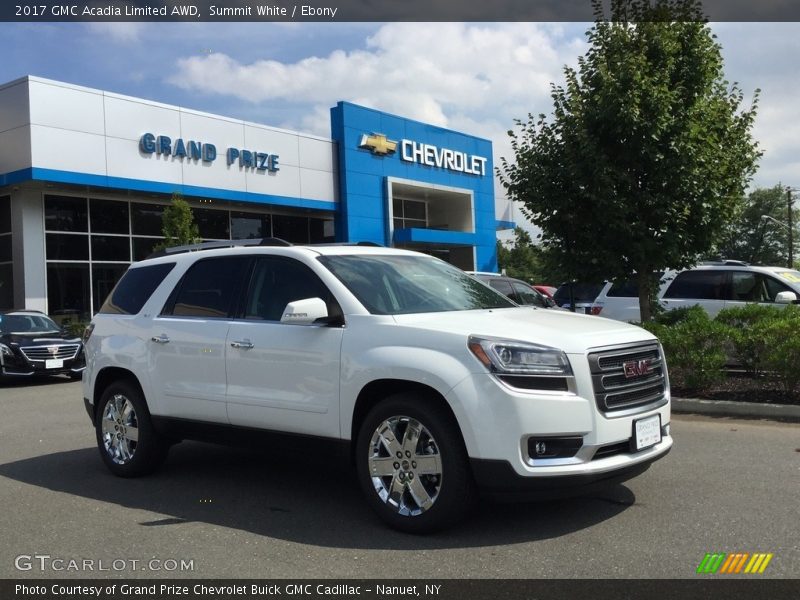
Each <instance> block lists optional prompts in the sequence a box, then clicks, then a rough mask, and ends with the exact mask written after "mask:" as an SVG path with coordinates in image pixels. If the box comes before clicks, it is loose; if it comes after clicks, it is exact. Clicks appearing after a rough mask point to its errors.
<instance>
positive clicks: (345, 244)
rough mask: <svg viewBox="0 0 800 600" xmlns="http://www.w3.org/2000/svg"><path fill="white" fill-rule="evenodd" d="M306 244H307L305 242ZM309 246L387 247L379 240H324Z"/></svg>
mask: <svg viewBox="0 0 800 600" xmlns="http://www.w3.org/2000/svg"><path fill="white" fill-rule="evenodd" d="M303 245H306V244H303ZM307 245H308V246H370V247H374V248H385V247H386V246H384V245H383V244H379V243H378V242H322V243H320V244H307Z"/></svg>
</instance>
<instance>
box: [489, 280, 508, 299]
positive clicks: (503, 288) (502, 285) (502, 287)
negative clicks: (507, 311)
mask: <svg viewBox="0 0 800 600" xmlns="http://www.w3.org/2000/svg"><path fill="white" fill-rule="evenodd" d="M489 285H490V286H492V287H493V288H494V289H496V290H497V291H498V292H500V293H501V294H503V295H504V296H508V297H509V298H512V299H514V290H512V289H511V284H510V283H509V282H508V281H506V280H505V279H490V280H489Z"/></svg>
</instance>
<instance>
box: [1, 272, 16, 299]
mask: <svg viewBox="0 0 800 600" xmlns="http://www.w3.org/2000/svg"><path fill="white" fill-rule="evenodd" d="M7 308H14V269H13V267H12V266H11V265H9V264H6V265H0V309H7Z"/></svg>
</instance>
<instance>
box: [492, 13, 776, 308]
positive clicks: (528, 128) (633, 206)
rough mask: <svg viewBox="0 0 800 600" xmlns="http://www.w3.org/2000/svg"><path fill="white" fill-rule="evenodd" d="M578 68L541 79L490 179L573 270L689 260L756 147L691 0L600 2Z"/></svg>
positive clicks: (644, 301)
mask: <svg viewBox="0 0 800 600" xmlns="http://www.w3.org/2000/svg"><path fill="white" fill-rule="evenodd" d="M593 4H594V6H595V13H596V15H597V18H596V21H595V23H594V26H593V27H592V29H591V30H590V31H588V32H587V36H588V42H589V49H588V51H587V52H586V54H585V55H584V56H582V57H580V58H579V59H578V68H577V69H571V68H565V69H564V75H565V83H564V85H561V86H559V85H553V86H552V89H551V97H552V100H553V105H554V108H553V115H552V118H551V119H548V118H547V117H546V116H545V115H544V114H542V115H539V116H538V117H534V116H533V115H529V116H528V120H527V121H517V126H518V128H519V131H516V132H515V131H511V132H509V135H510V136H511V142H512V149H513V152H514V155H515V157H514V161H513V162H510V161H507V160H505V159H503V160H502V167H501V169H499V174H500V177H501V181H502V183H503V185H504V186H505V188H506V190H507V192H508V194H509V196H510V197H511V198H512V199H513V200H516V201H518V202H520V203H521V206H522V211H523V213H524V214H525V215H526V216H527V217H528V218H529V219H530V220H531V221H532V222H533V223H534V224H536V225H537V226H539V227H540V228H541V230H542V244H543V246H544V248H545V250H552V251H553V255H557V256H558V257H560V262H561V268H562V270H563V271H564V272H565V273H567V274H569V275H570V276H571V277H572V278H576V279H590V280H603V279H609V278H623V277H626V276H630V275H631V274H633V273H638V274H639V275H638V277H639V279H640V282H639V284H640V285H639V287H640V305H641V308H642V317H643V319H645V320H647V319H649V317H650V314H651V311H650V303H651V291H652V290H651V287H652V282H651V278H650V276H649V275H648V274H651V273H653V272H654V271H656V270H661V269H664V268H669V267H672V268H679V267H683V266H687V265H689V264H691V263H692V262H694V261H695V260H696V259H697V258H698V256H701V255H703V254H705V253H707V252H709V250H710V249H711V248H712V246H713V244H714V242H715V241H716V239H717V238H718V237H719V236H720V234H721V232H722V230H723V228H724V226H725V225H726V224H727V222H728V221H729V220H730V219H731V217H732V215H733V211H734V206H735V205H734V203H733V202H731V198H738V197H740V196H742V195H743V194H744V189H745V187H746V185H747V182H748V181H749V179H750V178H751V176H752V174H753V173H754V172H755V168H756V161H757V159H758V157H759V156H760V153H759V151H758V149H757V144H756V143H755V142H754V141H753V139H752V136H751V129H752V125H753V120H754V118H755V110H756V102H757V97H758V91H756V93H755V95H754V98H753V102H752V105H751V107H750V108H743V107H742V103H743V94H742V92H741V90H740V89H739V88H738V86H737V85H736V84H733V85H731V84H729V83H728V82H727V81H726V80H725V79H724V74H723V61H722V55H721V49H720V46H719V44H718V43H717V42H716V40H715V38H714V35H713V34H712V33H711V31H710V29H709V27H708V24H707V22H706V20H705V18H704V16H703V14H702V12H701V9H700V5H699V3H698V2H695V1H693V0H654V1H653V2H647V1H637V0H613V1H612V3H611V18H610V19H609V20H605V19H604V18H603V16H602V6H601V2H599V1H594V2H593Z"/></svg>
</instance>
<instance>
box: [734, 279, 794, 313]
mask: <svg viewBox="0 0 800 600" xmlns="http://www.w3.org/2000/svg"><path fill="white" fill-rule="evenodd" d="M729 289H730V293H729V298H728V302H727V304H726V305H725V306H726V308H730V307H736V306H745V305H747V304H753V303H758V304H766V305H771V306H777V307H783V306H786V305H785V304H775V298H776V296H777V295H778V293H779V292H793V291H794V290H792V289H791V288H790V287H789V286H787V285H784V284H783V283H781V282H780V281H778V280H777V279H775V278H773V277H770V276H769V275H765V274H764V273H758V272H755V271H731V285H730V288H729Z"/></svg>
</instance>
